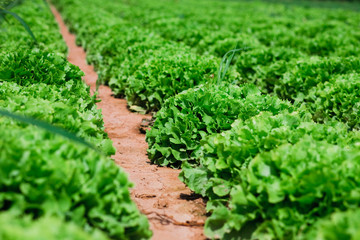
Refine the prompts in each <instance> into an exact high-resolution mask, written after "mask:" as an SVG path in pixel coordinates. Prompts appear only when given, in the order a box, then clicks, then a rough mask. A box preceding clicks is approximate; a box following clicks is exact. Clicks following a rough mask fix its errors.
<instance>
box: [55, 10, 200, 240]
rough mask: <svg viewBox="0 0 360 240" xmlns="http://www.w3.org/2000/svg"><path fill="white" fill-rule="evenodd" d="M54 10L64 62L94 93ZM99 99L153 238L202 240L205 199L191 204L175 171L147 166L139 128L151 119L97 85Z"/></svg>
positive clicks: (78, 51) (92, 78)
mask: <svg viewBox="0 0 360 240" xmlns="http://www.w3.org/2000/svg"><path fill="white" fill-rule="evenodd" d="M52 11H53V13H54V15H55V18H56V20H57V21H58V23H59V26H60V29H61V33H62V35H63V37H64V39H65V41H66V43H67V45H68V48H69V56H68V60H69V61H70V62H71V63H73V64H75V65H77V66H79V67H80V68H81V70H82V71H84V73H85V77H84V80H85V82H86V83H87V84H88V85H89V86H90V88H91V90H92V92H94V91H95V85H96V79H97V74H96V73H95V72H94V69H93V67H92V66H89V65H87V64H86V60H85V59H86V58H85V57H86V54H85V52H84V50H83V49H82V48H81V47H78V46H76V44H75V36H74V35H72V34H70V33H69V31H68V30H67V28H66V26H65V25H64V22H63V21H62V19H61V16H60V14H59V13H58V12H57V11H56V9H55V8H54V7H52ZM99 98H100V99H101V102H100V103H98V104H97V105H98V107H99V108H101V109H102V114H103V116H104V122H105V131H106V132H107V133H108V134H109V137H110V138H111V139H112V140H113V142H114V146H115V147H116V149H117V151H116V155H114V156H113V158H114V159H115V161H116V163H118V164H119V165H120V166H121V167H122V168H123V169H124V170H125V171H126V172H127V173H128V174H129V178H130V180H131V181H132V182H134V183H135V187H134V188H133V189H132V191H131V195H132V198H133V200H134V201H135V202H136V204H137V205H138V207H139V209H140V211H141V212H143V213H144V214H146V215H147V216H148V218H149V220H150V224H151V229H152V230H153V232H154V235H153V239H156V240H157V239H170V240H175V239H186V240H187V239H196V240H199V239H205V237H204V235H203V234H202V230H203V226H202V225H203V223H204V220H205V216H204V214H205V205H204V203H203V201H202V200H201V199H195V200H191V196H190V194H191V191H190V190H189V189H188V188H186V186H185V185H184V184H183V183H182V182H180V180H179V179H178V175H179V171H178V170H174V169H169V168H162V167H158V166H155V165H150V163H149V160H148V158H147V155H146V149H147V143H146V142H145V135H144V134H141V133H140V131H139V127H140V124H141V121H142V119H143V118H145V117H146V118H150V116H144V115H140V114H137V113H132V112H130V111H129V110H128V109H127V107H126V101H125V100H124V99H116V98H114V97H112V93H111V90H110V88H109V87H106V86H100V88H99ZM186 199H190V200H186Z"/></svg>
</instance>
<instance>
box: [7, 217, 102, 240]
mask: <svg viewBox="0 0 360 240" xmlns="http://www.w3.org/2000/svg"><path fill="white" fill-rule="evenodd" d="M0 229H1V231H0V238H1V239H3V240H23V239H27V240H60V239H61V240H65V239H74V240H83V239H94V240H95V239H100V240H105V239H108V238H107V237H105V235H104V234H103V233H101V232H100V231H95V232H93V233H92V234H89V233H85V232H84V231H83V230H81V229H80V228H79V227H78V226H76V225H75V224H74V223H71V222H69V223H66V222H63V221H61V220H59V219H58V218H55V217H49V216H45V217H42V218H40V219H38V220H36V221H32V219H31V218H29V217H22V218H20V217H16V216H15V215H14V214H10V213H2V214H0Z"/></svg>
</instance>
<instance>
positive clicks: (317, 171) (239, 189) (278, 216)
mask: <svg viewBox="0 0 360 240" xmlns="http://www.w3.org/2000/svg"><path fill="white" fill-rule="evenodd" d="M358 159H359V150H358V149H357V148H353V149H347V148H342V147H341V146H336V145H331V144H329V143H326V142H324V141H317V140H314V139H313V138H312V137H311V136H304V137H303V138H302V139H301V140H300V141H299V142H297V143H296V144H294V145H292V144H289V143H287V144H283V145H281V146H280V147H278V148H276V149H274V150H272V151H270V152H264V153H261V154H259V155H258V156H256V157H255V158H254V159H253V160H252V161H251V163H250V164H249V167H248V168H247V170H245V171H243V174H242V175H241V176H240V177H241V182H240V184H238V185H236V186H234V187H233V189H232V190H231V193H230V202H229V205H228V206H229V210H227V209H226V207H225V206H221V207H219V208H217V209H215V210H214V212H213V214H212V215H211V217H210V218H208V220H207V222H206V226H205V233H206V234H207V235H208V236H209V237H215V236H220V237H221V238H222V239H230V238H231V235H233V234H239V232H240V231H241V230H243V227H244V226H246V225H247V224H250V223H253V224H256V230H255V231H254V233H253V234H252V237H253V238H259V239H285V238H289V239H293V238H296V237H297V236H299V235H300V234H301V233H302V231H304V230H306V229H307V228H308V227H309V225H311V224H313V223H314V222H315V221H316V220H318V219H319V218H321V217H325V216H327V215H328V214H330V213H332V212H334V211H336V210H345V209H348V208H354V207H357V206H359V203H360V198H359V196H360V195H359V194H358V192H359V191H360V185H359V183H360V181H359V179H358V176H359V170H360V163H359V161H358Z"/></svg>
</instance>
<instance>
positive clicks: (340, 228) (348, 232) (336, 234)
mask: <svg viewBox="0 0 360 240" xmlns="http://www.w3.org/2000/svg"><path fill="white" fill-rule="evenodd" d="M359 225H360V209H350V210H348V211H345V212H335V213H333V214H331V215H330V216H328V217H326V218H324V219H321V220H319V221H318V222H316V223H315V224H314V226H313V227H312V228H311V229H310V231H309V232H308V233H306V234H304V237H303V239H319V240H337V239H350V240H355V239H359V238H360V231H359Z"/></svg>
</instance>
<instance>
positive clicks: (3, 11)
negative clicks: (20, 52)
mask: <svg viewBox="0 0 360 240" xmlns="http://www.w3.org/2000/svg"><path fill="white" fill-rule="evenodd" d="M0 14H1V15H5V14H9V15H11V16H13V17H14V18H15V19H16V20H18V21H19V22H20V23H21V25H22V26H23V27H24V28H25V30H26V31H27V32H28V33H29V34H30V36H31V38H32V39H33V40H34V41H35V42H37V40H36V38H35V35H34V33H33V32H32V31H31V29H30V27H29V25H27V23H26V22H25V21H24V20H23V19H22V18H21V17H19V15H17V14H16V13H14V12H10V11H8V10H5V9H0Z"/></svg>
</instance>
